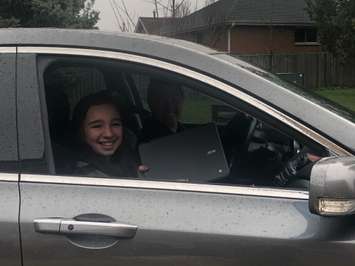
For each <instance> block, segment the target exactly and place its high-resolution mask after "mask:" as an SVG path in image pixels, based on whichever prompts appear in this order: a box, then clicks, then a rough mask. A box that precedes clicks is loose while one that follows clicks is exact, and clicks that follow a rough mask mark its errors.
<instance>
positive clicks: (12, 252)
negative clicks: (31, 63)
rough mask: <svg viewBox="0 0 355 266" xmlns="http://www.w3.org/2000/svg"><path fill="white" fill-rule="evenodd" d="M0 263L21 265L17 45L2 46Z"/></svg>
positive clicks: (0, 70)
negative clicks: (15, 46) (16, 102)
mask: <svg viewBox="0 0 355 266" xmlns="http://www.w3.org/2000/svg"><path fill="white" fill-rule="evenodd" d="M0 84H1V87H0V100H1V104H0V129H1V133H0V151H1V153H0V171H1V173H0V236H1V237H0V265H9V266H20V265H21V248H20V233H19V223H18V222H19V209H20V208H19V207H20V205H19V191H18V180H19V174H18V171H19V168H18V167H19V165H18V149H17V141H16V136H17V129H16V104H15V101H16V49H15V48H10V49H8V48H6V49H4V48H1V47H0Z"/></svg>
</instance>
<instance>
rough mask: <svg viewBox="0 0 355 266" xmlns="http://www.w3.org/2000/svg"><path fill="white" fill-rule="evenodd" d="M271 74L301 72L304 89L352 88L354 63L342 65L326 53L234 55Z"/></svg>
mask: <svg viewBox="0 0 355 266" xmlns="http://www.w3.org/2000/svg"><path fill="white" fill-rule="evenodd" d="M234 56H235V57H238V58H240V59H242V60H244V61H247V62H249V63H251V64H253V65H256V66H258V67H260V68H263V69H265V70H267V71H270V72H272V73H302V74H303V75H304V87H305V88H309V89H314V88H320V87H335V86H343V87H355V62H354V63H351V64H347V65H342V64H341V63H340V62H339V61H338V60H336V59H335V58H334V57H333V56H332V55H330V54H328V53H304V54H261V55H234Z"/></svg>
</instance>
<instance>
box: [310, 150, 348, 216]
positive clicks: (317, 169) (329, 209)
mask: <svg viewBox="0 0 355 266" xmlns="http://www.w3.org/2000/svg"><path fill="white" fill-rule="evenodd" d="M309 209H310V211H311V212H312V213H315V214H318V215H322V216H344V215H351V214H355V157H331V158H325V159H322V160H320V161H319V162H317V163H316V164H315V165H314V166H313V168H312V172H311V184H310V189H309Z"/></svg>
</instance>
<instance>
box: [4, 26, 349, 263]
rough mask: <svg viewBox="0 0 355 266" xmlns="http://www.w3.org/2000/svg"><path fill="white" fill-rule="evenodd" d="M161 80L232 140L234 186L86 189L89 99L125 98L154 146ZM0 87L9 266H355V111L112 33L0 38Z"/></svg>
mask: <svg viewBox="0 0 355 266" xmlns="http://www.w3.org/2000/svg"><path fill="white" fill-rule="evenodd" d="M157 78H159V79H162V80H167V81H169V82H170V83H175V84H179V86H180V87H181V88H182V89H183V91H184V95H185V100H184V106H183V110H184V111H183V113H182V117H181V123H183V124H184V125H185V126H186V128H188V127H191V128H196V127H198V126H201V125H205V124H213V125H214V127H215V128H217V133H218V137H219V138H220V140H221V146H222V149H223V152H224V155H223V156H225V162H226V165H227V166H228V171H227V172H228V173H226V175H225V176H222V177H221V176H218V177H216V178H210V179H203V178H202V179H198V180H194V179H191V178H188V177H187V176H181V177H179V178H170V177H169V174H167V176H166V177H163V178H162V177H161V176H160V177H159V178H158V177H157V178H155V177H154V176H149V177H145V176H144V175H142V176H140V177H138V178H137V177H130V176H110V177H103V176H100V174H98V175H97V176H85V175H80V176H78V175H75V174H74V172H72V171H71V169H72V168H71V167H72V166H73V164H75V161H76V158H75V156H76V155H75V152H74V151H73V149H74V146H73V145H72V142H71V141H72V137H73V136H72V135H71V133H70V130H71V126H70V123H71V116H72V113H73V110H74V107H75V105H76V104H77V103H78V102H79V101H80V99H82V98H83V97H85V96H87V95H89V94H92V93H97V92H98V91H106V92H107V95H111V96H112V97H116V98H119V99H120V100H121V101H122V102H123V103H124V104H123V106H124V107H125V110H126V114H127V115H126V120H124V122H123V123H124V126H125V127H126V128H127V129H129V131H130V132H131V134H132V135H134V136H136V137H137V138H138V139H139V134H140V132H141V129H142V125H143V124H144V123H145V122H146V121H149V120H147V119H149V117H150V116H151V110H150V108H149V103H148V101H147V88H148V86H149V84H150V82H151V80H153V79H157ZM0 84H1V86H0V87H1V89H0V96H1V97H0V101H1V104H0V108H1V112H0V132H1V133H0V148H1V149H0V151H1V152H0V171H1V173H0V191H1V193H0V222H1V226H0V235H1V241H0V243H1V245H2V248H1V250H0V254H1V256H0V264H1V265H16V266H19V265H25V266H39V265H45V266H55V265H154V266H157V265H297V266H300V265H322V266H326V265H335V264H337V263H339V262H340V261H341V263H342V265H354V263H355V242H354V241H355V236H354V229H353V227H354V216H353V213H354V212H355V186H354V184H355V159H354V157H353V156H354V154H355V137H354V136H355V134H354V132H355V124H354V114H352V113H351V112H349V111H348V110H344V109H339V107H337V106H334V105H332V104H331V103H328V102H325V101H324V100H323V99H319V98H316V97H314V96H312V95H310V94H308V93H306V92H304V91H302V90H301V89H299V88H297V87H295V86H294V85H292V84H288V83H286V82H284V81H282V80H280V79H279V78H277V77H276V76H273V75H272V74H270V73H267V72H265V71H263V70H262V69H258V68H256V67H254V66H252V65H249V64H248V63H245V62H243V61H240V60H238V59H236V58H232V57H229V56H228V55H223V54H219V53H216V52H215V51H214V50H211V49H209V48H206V47H203V46H199V45H197V44H193V43H189V42H185V41H179V40H173V39H168V38H160V37H152V36H147V35H139V34H114V33H104V32H99V31H81V30H59V29H5V30H0ZM187 143H189V145H190V146H192V147H189V148H190V149H192V150H193V149H194V147H193V142H191V141H189V142H187ZM191 143H192V144H191ZM136 147H137V149H139V148H138V144H137V146H136ZM151 156H156V155H155V154H154V152H153V153H152V154H151ZM160 158H161V160H162V161H163V159H164V161H166V160H168V159H169V158H163V157H160ZM172 160H175V162H176V161H177V160H179V158H178V157H176V158H172ZM300 160H301V161H302V160H305V163H304V165H306V166H307V167H306V168H307V169H306V170H305V171H303V172H302V171H301V170H304V167H303V166H304V165H301V166H300V167H299V162H300ZM142 163H144V162H142ZM212 164H213V163H212ZM196 165H197V166H196V169H194V171H195V172H197V173H199V171H201V173H203V172H204V171H205V169H204V167H203V165H202V166H201V164H198V163H197V161H196ZM157 167H158V168H159V160H158V166H157ZM182 167H183V166H182ZM198 167H200V168H198ZM206 167H207V165H206ZM172 175H173V173H172ZM200 175H202V174H200ZM174 176H175V175H174Z"/></svg>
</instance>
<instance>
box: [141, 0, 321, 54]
mask: <svg viewBox="0 0 355 266" xmlns="http://www.w3.org/2000/svg"><path fill="white" fill-rule="evenodd" d="M305 8H306V3H305V0H219V1H217V2H215V3H213V4H211V5H209V6H206V7H204V8H202V9H200V10H198V11H196V12H194V13H192V14H190V15H188V16H186V17H183V18H169V19H167V18H140V19H139V21H138V24H137V27H136V32H143V33H148V34H157V35H163V36H170V37H174V38H180V39H185V40H190V41H194V42H197V43H201V44H204V45H207V46H210V47H213V48H215V49H217V50H219V51H223V52H228V53H233V54H270V53H306V52H319V51H320V50H321V47H320V44H319V43H318V38H317V31H316V28H315V24H314V22H313V21H311V19H310V17H309V15H308V13H307V11H306V9H305ZM142 29H143V30H142ZM144 29H146V30H144Z"/></svg>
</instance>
